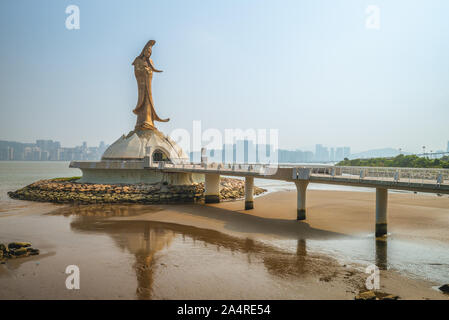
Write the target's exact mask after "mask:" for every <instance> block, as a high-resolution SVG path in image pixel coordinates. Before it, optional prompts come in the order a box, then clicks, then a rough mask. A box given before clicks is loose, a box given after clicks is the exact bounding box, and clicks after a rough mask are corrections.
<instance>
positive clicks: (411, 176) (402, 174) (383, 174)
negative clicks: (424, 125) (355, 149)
mask: <svg viewBox="0 0 449 320" xmlns="http://www.w3.org/2000/svg"><path fill="white" fill-rule="evenodd" d="M311 174H312V175H313V174H315V175H331V176H334V177H335V176H337V177H338V176H343V177H344V176H346V177H351V178H356V179H365V178H370V179H379V180H387V181H395V182H399V181H401V182H409V183H412V182H414V183H417V182H418V183H435V184H442V183H449V169H433V168H395V167H388V168H386V167H350V166H335V167H329V168H312V170H311Z"/></svg>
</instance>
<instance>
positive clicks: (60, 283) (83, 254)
mask: <svg viewBox="0 0 449 320" xmlns="http://www.w3.org/2000/svg"><path fill="white" fill-rule="evenodd" d="M98 210H101V209H100V208H99V207H98V206H94V207H90V206H81V207H64V208H61V209H57V210H56V211H54V212H52V213H51V214H45V215H22V216H9V217H3V218H2V220H1V224H0V242H4V241H6V240H8V241H14V240H27V241H30V242H32V243H33V245H35V246H36V247H38V248H39V249H40V250H41V254H40V255H39V256H35V257H30V258H22V259H15V260H9V261H8V262H7V264H6V265H3V266H0V298H3V299H4V298H44V299H47V298H57V299H59V298H63V299H66V298H89V299H92V298H94V299H95V298H102V299H116V298H117V299H119V298H124V299H135V298H137V299H177V298H179V299H191V298H196V299H211V298H220V299H231V298H232V299H238V298H242V299H249V298H253V299H282V298H284V299H301V298H304V297H312V298H320V295H321V297H322V298H325V297H326V294H324V295H323V294H322V293H320V292H319V291H317V292H316V295H315V296H314V295H313V294H314V293H313V290H312V293H311V292H310V288H308V287H309V286H310V280H308V279H309V276H311V275H314V276H317V275H322V276H323V277H326V276H328V277H330V276H332V274H333V272H334V270H335V269H334V266H335V265H336V264H335V262H332V260H328V259H325V258H321V257H319V256H317V255H315V254H313V253H309V252H308V251H307V248H306V243H305V241H302V240H300V241H298V242H297V247H298V249H297V250H296V251H295V252H292V253H289V252H286V251H284V250H280V249H278V248H276V247H273V246H270V245H266V244H263V243H260V242H257V241H254V240H252V239H241V238H235V237H231V236H227V235H225V234H222V233H220V232H216V231H211V230H204V229H199V228H195V227H188V226H182V225H177V224H168V223H158V222H143V221H111V220H106V219H103V218H98V217H93V216H92V214H94V213H96V212H98ZM102 210H104V211H105V215H106V216H108V217H112V216H116V217H123V216H132V215H135V214H138V213H142V212H145V213H151V212H155V211H157V210H158V209H157V207H156V208H155V207H153V206H151V207H149V206H109V207H103V209H102ZM49 231H51V235H49ZM68 265H76V266H78V267H79V269H80V279H81V281H80V290H75V291H72V290H67V289H66V287H65V279H66V277H67V275H66V274H65V273H64V270H65V268H66V267H67V266H68ZM2 267H3V269H2ZM343 294H345V293H344V292H343ZM341 297H344V295H342V296H341Z"/></svg>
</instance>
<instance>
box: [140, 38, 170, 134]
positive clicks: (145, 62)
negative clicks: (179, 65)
mask: <svg viewBox="0 0 449 320" xmlns="http://www.w3.org/2000/svg"><path fill="white" fill-rule="evenodd" d="M155 43H156V41H154V40H150V41H148V42H147V44H146V45H145V47H144V48H143V50H142V52H141V53H140V55H139V56H138V57H137V58H136V59H134V62H133V66H134V75H135V76H136V80H137V88H138V99H137V106H136V108H135V109H134V110H133V112H134V113H135V114H136V115H137V122H136V128H135V129H136V130H153V129H155V127H154V121H160V122H167V121H169V120H170V119H161V118H159V116H158V115H157V113H156V111H155V110H154V102H153V96H152V90H151V82H152V79H153V72H162V70H158V69H156V68H155V67H154V64H153V60H151V59H150V57H151V53H152V47H153V45H154V44H155Z"/></svg>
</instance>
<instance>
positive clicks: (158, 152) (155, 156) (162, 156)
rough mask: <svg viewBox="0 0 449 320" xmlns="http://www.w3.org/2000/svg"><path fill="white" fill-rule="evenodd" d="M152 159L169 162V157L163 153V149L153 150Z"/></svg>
mask: <svg viewBox="0 0 449 320" xmlns="http://www.w3.org/2000/svg"><path fill="white" fill-rule="evenodd" d="M153 161H157V162H161V161H165V162H170V158H169V157H168V156H167V155H166V154H165V152H164V151H162V150H160V149H157V150H155V151H154V152H153Z"/></svg>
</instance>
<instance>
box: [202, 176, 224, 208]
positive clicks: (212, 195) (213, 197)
mask: <svg viewBox="0 0 449 320" xmlns="http://www.w3.org/2000/svg"><path fill="white" fill-rule="evenodd" d="M204 178H205V179H204V201H205V202H206V203H218V202H220V175H219V174H209V173H208V174H205V177H204Z"/></svg>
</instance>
